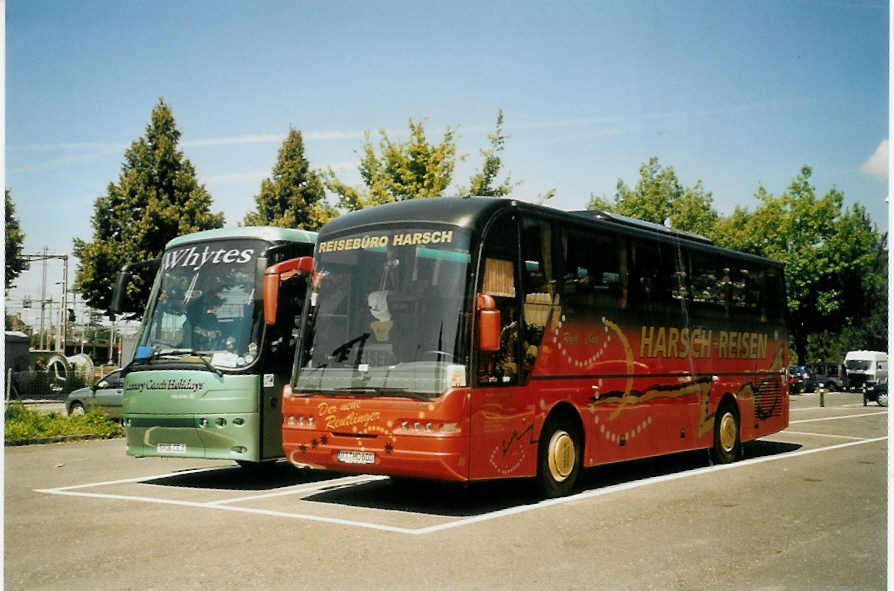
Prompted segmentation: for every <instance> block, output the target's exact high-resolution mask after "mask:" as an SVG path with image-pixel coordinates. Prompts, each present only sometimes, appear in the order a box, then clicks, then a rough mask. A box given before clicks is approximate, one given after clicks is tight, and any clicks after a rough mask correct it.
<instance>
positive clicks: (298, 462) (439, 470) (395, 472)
mask: <svg viewBox="0 0 894 591" xmlns="http://www.w3.org/2000/svg"><path fill="white" fill-rule="evenodd" d="M283 452H284V453H285V456H286V458H287V459H288V460H289V461H290V462H291V463H292V464H294V465H295V466H298V467H301V468H314V469H318V470H332V471H337V472H353V473H359V474H387V475H390V476H404V477H410V478H429V479H434V480H453V481H465V480H468V479H469V466H468V461H467V458H468V452H469V438H468V436H467V435H465V434H462V433H452V434H449V435H441V434H439V435H412V434H408V435H378V436H369V435H359V436H349V435H343V434H334V433H329V432H325V431H317V430H311V429H304V428H285V429H283Z"/></svg>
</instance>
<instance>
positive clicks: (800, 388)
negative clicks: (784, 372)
mask: <svg viewBox="0 0 894 591" xmlns="http://www.w3.org/2000/svg"><path fill="white" fill-rule="evenodd" d="M788 388H789V393H791V394H800V393H801V392H813V391H814V390H816V381H815V380H814V379H813V375H811V373H810V371H808V370H807V368H806V367H804V366H803V365H791V366H789V368H788Z"/></svg>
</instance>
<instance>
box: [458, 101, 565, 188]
mask: <svg viewBox="0 0 894 591" xmlns="http://www.w3.org/2000/svg"><path fill="white" fill-rule="evenodd" d="M487 140H488V142H489V143H490V147H489V148H488V149H484V148H482V149H480V150H479V152H480V153H481V156H482V157H483V158H484V161H483V162H482V164H481V171H480V172H477V173H475V174H473V175H472V176H471V177H470V178H469V188H468V190H467V189H466V188H465V187H460V189H459V194H460V195H473V196H479V197H505V196H506V195H508V194H509V193H510V192H512V189H513V187H515V186H517V185H518V183H514V184H513V183H512V181H510V179H509V176H507V177H506V178H505V179H504V180H503V182H502V183H500V184H499V185H497V186H494V183H495V182H496V180H497V175H498V174H499V173H500V168H502V166H503V161H502V160H501V159H500V156H499V153H500V152H502V151H503V148H504V144H505V143H506V136H505V135H503V109H500V110H499V111H497V124H496V129H495V131H494V133H492V134H489V135H488V136H487ZM554 192H555V190H553V191H552V193H554ZM551 197H552V194H549V196H547V197H541V199H542V200H544V201H545V200H546V199H549V198H551Z"/></svg>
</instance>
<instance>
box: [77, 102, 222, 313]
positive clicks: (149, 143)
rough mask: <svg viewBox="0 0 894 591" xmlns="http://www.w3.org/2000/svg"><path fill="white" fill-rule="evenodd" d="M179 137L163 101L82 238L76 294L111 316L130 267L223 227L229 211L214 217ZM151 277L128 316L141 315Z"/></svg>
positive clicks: (137, 284)
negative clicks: (187, 237)
mask: <svg viewBox="0 0 894 591" xmlns="http://www.w3.org/2000/svg"><path fill="white" fill-rule="evenodd" d="M180 135H181V134H180V131H179V130H178V129H177V126H176V123H175V121H174V115H173V113H172V112H171V108H170V107H169V106H168V105H167V103H165V101H164V99H159V100H158V103H157V104H156V105H155V107H154V108H153V109H152V115H151V120H150V122H149V124H148V125H147V126H146V134H145V136H143V137H140V138H139V139H137V140H134V141H133V142H132V143H131V145H130V147H129V148H128V149H127V150H126V151H125V153H124V161H123V163H122V165H121V173H120V175H119V176H118V182H117V183H114V182H110V183H109V185H108V188H107V189H106V194H105V195H102V196H100V197H97V198H96V201H95V202H94V207H93V216H92V219H91V224H92V226H93V240H92V241H91V242H87V241H84V240H81V239H80V238H75V240H74V254H75V256H76V257H78V259H79V262H78V268H77V273H76V276H75V288H76V289H77V290H78V291H79V292H80V293H81V294H82V295H83V297H84V299H85V300H86V301H87V303H88V304H89V305H90V306H91V307H93V308H96V309H99V310H106V311H108V310H109V308H110V305H111V299H112V289H113V286H114V281H115V277H116V275H117V273H118V271H119V270H120V269H121V267H122V266H124V265H125V264H127V263H131V262H139V261H145V260H149V259H153V258H156V257H159V256H161V253H162V250H163V249H164V245H165V244H166V243H167V242H168V241H169V240H171V239H173V238H176V237H177V236H180V235H183V234H188V233H190V232H196V231H199V230H209V229H212V228H220V227H222V226H223V222H224V216H223V213H216V214H215V213H211V211H210V208H211V195H210V194H209V193H208V191H207V190H205V186H204V185H200V184H199V182H198V180H197V179H196V172H195V169H194V168H193V165H192V163H191V162H190V161H189V160H188V159H187V158H185V157H184V155H183V152H182V151H180V150H179V149H178V143H179V141H180ZM152 276H153V272H152V271H151V270H146V271H145V272H144V273H143V274H142V275H141V276H140V277H138V278H136V279H135V281H134V282H133V284H132V285H131V287H130V288H129V291H128V294H127V296H128V297H127V298H126V301H127V309H126V310H125V312H130V313H133V314H135V315H136V316H139V315H140V314H141V312H142V308H143V306H144V305H145V303H146V300H147V298H148V295H149V290H150V288H151V285H152Z"/></svg>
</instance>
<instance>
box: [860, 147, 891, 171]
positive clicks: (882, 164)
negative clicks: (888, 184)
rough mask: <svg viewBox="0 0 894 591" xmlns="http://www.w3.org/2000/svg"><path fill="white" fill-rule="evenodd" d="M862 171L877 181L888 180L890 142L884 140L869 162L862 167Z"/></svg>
mask: <svg viewBox="0 0 894 591" xmlns="http://www.w3.org/2000/svg"><path fill="white" fill-rule="evenodd" d="M860 170H861V171H863V172H864V173H865V174H868V175H870V176H874V177H875V178H877V179H882V180H884V179H886V178H888V140H882V142H881V143H880V144H879V145H878V148H876V149H875V152H874V153H873V154H872V156H870V157H869V160H867V161H866V162H864V163H863V166H861V167H860Z"/></svg>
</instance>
